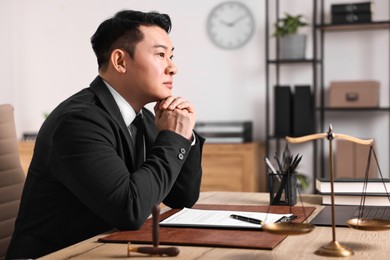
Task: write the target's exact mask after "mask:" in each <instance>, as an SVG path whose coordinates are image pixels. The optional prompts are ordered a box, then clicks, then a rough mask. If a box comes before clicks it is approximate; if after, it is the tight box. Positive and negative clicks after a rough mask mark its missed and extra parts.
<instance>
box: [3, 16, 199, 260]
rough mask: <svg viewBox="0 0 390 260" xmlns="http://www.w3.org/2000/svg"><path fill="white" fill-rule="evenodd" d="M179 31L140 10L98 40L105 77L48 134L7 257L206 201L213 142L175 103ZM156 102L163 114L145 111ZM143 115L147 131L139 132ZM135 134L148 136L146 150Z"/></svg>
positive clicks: (68, 104)
mask: <svg viewBox="0 0 390 260" xmlns="http://www.w3.org/2000/svg"><path fill="white" fill-rule="evenodd" d="M170 28H171V22H170V18H169V16H168V15H165V14H159V13H156V12H151V13H143V12H137V11H121V12H119V13H117V14H116V15H115V16H114V17H112V18H110V19H108V20H106V21H104V22H103V23H102V24H101V25H100V26H99V28H98V29H97V31H96V32H95V34H94V35H93V36H92V38H91V42H92V47H93V49H94V51H95V54H96V56H97V60H98V65H99V76H97V77H96V79H95V80H94V81H93V82H92V83H91V85H90V87H89V88H86V89H83V90H81V91H80V92H78V93H76V94H75V95H73V96H72V97H70V98H68V99H67V100H65V101H64V102H62V103H61V104H60V105H59V106H58V107H57V108H56V109H54V111H52V113H51V114H50V115H49V117H48V118H47V120H46V121H45V122H44V124H43V125H42V128H41V129H40V131H39V134H38V137H37V139H36V144H35V151H34V156H33V159H32V162H31V165H30V168H29V171H28V174H27V179H26V183H25V187H24V190H23V197H22V200H21V204H20V210H19V214H18V217H17V220H16V224H15V231H14V234H13V237H12V240H11V243H10V246H9V249H8V253H7V258H36V257H40V256H42V255H45V254H48V253H50V252H53V251H55V250H59V249H61V248H64V247H66V246H69V245H71V244H74V243H77V242H79V241H82V240H84V239H87V238H89V237H92V236H94V235H97V234H100V233H102V232H105V231H108V230H110V229H113V228H117V229H138V228H140V226H141V225H142V224H143V223H144V222H145V220H146V219H147V218H148V216H149V215H150V214H151V209H152V207H153V205H156V204H159V203H161V202H163V203H165V204H166V205H167V206H170V207H173V208H182V207H191V206H193V205H194V203H195V202H196V201H197V199H198V197H199V189H200V182H201V175H202V170H201V154H202V145H203V142H204V139H203V138H202V137H200V136H198V135H197V134H196V133H195V132H193V127H194V125H195V109H194V107H193V105H192V104H191V103H190V102H188V101H186V100H185V99H184V98H182V97H174V96H172V87H173V76H174V75H175V74H176V66H175V64H174V63H173V61H172V57H173V45H172V43H171V41H170V38H169V36H168V33H169V31H170ZM151 102H156V105H155V107H154V112H155V113H154V114H155V115H153V113H152V112H151V111H149V110H147V109H146V108H144V106H145V105H146V104H148V103H151ZM137 115H139V116H141V117H142V121H143V124H142V123H141V126H132V125H131V123H132V121H133V119H134V118H135V117H136V116H137ZM134 128H136V132H138V133H142V132H144V134H143V135H140V136H141V139H139V140H141V141H138V139H137V138H135V136H137V133H136V132H135V131H133V130H134ZM143 128H144V131H143V130H142V129H143ZM136 147H140V149H141V152H139V153H136V152H135V150H136ZM139 159H140V160H141V165H137V164H136V161H138V160H139Z"/></svg>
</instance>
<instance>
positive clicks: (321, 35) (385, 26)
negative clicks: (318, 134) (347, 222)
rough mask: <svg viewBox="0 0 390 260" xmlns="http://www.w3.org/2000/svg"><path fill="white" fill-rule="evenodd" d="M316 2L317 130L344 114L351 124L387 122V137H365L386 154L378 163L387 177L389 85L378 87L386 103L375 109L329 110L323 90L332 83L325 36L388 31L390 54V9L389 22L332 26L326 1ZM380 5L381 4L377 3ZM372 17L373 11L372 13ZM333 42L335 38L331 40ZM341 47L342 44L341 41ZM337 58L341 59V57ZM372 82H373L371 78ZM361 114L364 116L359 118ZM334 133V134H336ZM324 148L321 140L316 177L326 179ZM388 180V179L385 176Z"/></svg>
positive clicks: (389, 148)
mask: <svg viewBox="0 0 390 260" xmlns="http://www.w3.org/2000/svg"><path fill="white" fill-rule="evenodd" d="M315 1H319V9H318V10H316V12H318V13H319V18H320V19H319V22H317V23H316V31H317V32H316V37H317V38H318V39H319V40H318V43H319V48H318V51H319V54H318V57H320V67H321V70H320V78H321V79H322V82H321V84H320V89H319V93H320V96H319V102H318V105H317V106H316V111H317V113H318V114H319V120H318V122H319V129H320V131H321V130H322V131H326V130H327V128H328V125H327V124H326V122H327V121H329V120H330V119H332V118H335V117H340V116H342V115H344V117H345V116H346V115H348V122H349V123H353V122H354V121H357V120H359V117H360V119H364V118H365V119H366V120H367V119H369V118H370V117H373V116H376V117H378V118H379V119H377V120H379V122H383V121H386V120H387V124H386V125H387V126H386V128H387V129H385V132H386V133H387V136H386V137H384V136H371V134H373V133H372V131H371V132H370V131H368V132H367V134H369V136H366V137H367V138H374V140H375V143H374V146H376V147H375V148H380V149H379V150H380V152H382V153H383V152H384V153H385V154H383V155H382V160H380V161H379V163H380V164H382V166H383V164H387V165H385V167H382V166H381V167H382V173H385V175H387V172H388V171H389V155H390V86H389V85H388V83H387V84H381V86H380V89H381V90H386V91H387V92H388V95H387V100H386V101H385V102H384V101H383V100H382V102H381V103H380V106H379V107H378V108H364V107H356V108H337V107H328V106H327V104H326V102H325V95H326V92H327V88H326V80H328V79H329V80H330V81H331V80H332V78H330V77H329V76H328V75H326V69H325V65H326V63H325V61H326V60H325V59H324V57H325V54H326V51H327V50H326V46H325V45H326V42H325V37H327V36H328V35H330V34H333V33H353V34H361V33H363V32H374V31H380V32H382V31H387V35H388V37H387V39H388V43H387V46H388V50H387V51H388V52H389V53H390V7H389V10H388V18H387V19H388V20H382V21H373V22H370V23H356V24H342V25H341V24H331V23H329V22H328V21H325V11H324V10H325V5H326V4H329V5H330V1H326V0H315ZM379 4H380V3H379ZM375 7H376V8H381V7H380V6H378V3H376V5H375ZM374 15H375V11H374ZM333 40H334V39H333ZM362 40H363V41H365V42H366V43H368V42H370V40H371V39H370V38H365V39H362ZM340 44H343V43H342V42H340ZM365 51H366V52H369V51H370V49H369V48H367V49H365ZM357 55H362V54H361V53H357ZM338 58H340V59H342V57H339V56H338ZM383 58H384V59H387V60H388V62H389V63H388V75H389V76H388V77H389V78H388V82H389V81H390V54H388V55H387V56H384V57H383ZM346 80H353V79H346ZM374 80H376V79H375V78H374ZM362 114H364V115H362ZM361 123H362V124H361V126H362V127H364V124H365V123H366V122H365V121H363V122H361ZM355 124H359V123H358V122H355ZM336 132H337V131H336ZM383 139H387V142H381V140H383ZM325 150H326V146H324V141H322V142H321V143H320V145H319V161H320V168H319V173H320V174H319V175H317V177H327V174H326V173H327V172H328V169H327V168H326V167H327V165H328V163H327V162H326V159H325V154H324V152H325ZM387 177H388V176H387Z"/></svg>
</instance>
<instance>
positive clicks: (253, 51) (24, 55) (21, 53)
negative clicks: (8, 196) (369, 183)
mask: <svg viewBox="0 0 390 260" xmlns="http://www.w3.org/2000/svg"><path fill="white" fill-rule="evenodd" d="M237 1H241V2H244V3H245V4H247V5H248V6H249V7H250V9H251V10H252V12H253V13H254V16H255V20H256V31H255V34H254V36H253V38H252V39H251V40H250V42H249V43H248V44H247V45H246V46H244V47H243V48H241V49H237V50H230V51H229V50H222V49H218V48H217V47H215V46H214V45H213V44H212V43H211V42H210V40H209V39H208V38H207V34H206V19H207V15H208V14H209V12H210V11H211V9H212V8H213V7H214V6H215V5H217V4H218V3H220V2H223V0H207V1H195V0H164V1H162V0H147V1H140V0H111V1H106V0H34V1H32V0H0V79H1V83H0V103H12V104H13V105H14V106H15V115H16V123H17V129H18V132H19V135H21V133H22V132H25V131H37V130H38V129H39V127H40V125H41V124H42V122H43V113H45V112H50V111H51V110H52V109H53V108H54V107H55V106H56V105H57V104H58V103H59V102H61V101H62V100H64V99H65V98H67V97H68V96H70V95H71V94H73V93H75V92H77V91H78V90H80V89H82V88H84V87H87V86H88V85H89V83H90V82H91V81H92V80H93V79H94V77H95V76H96V75H97V65H96V61H95V56H94V54H93V51H92V49H91V47H90V42H89V40H90V37H91V35H92V34H93V33H94V32H95V30H96V28H97V26H98V25H99V24H100V23H101V22H102V21H103V20H104V19H106V18H108V17H110V16H112V15H113V14H114V13H115V12H117V11H119V10H121V9H138V10H142V11H150V10H157V11H160V12H165V13H168V14H169V15H170V16H171V18H172V22H173V30H172V32H171V38H172V41H173V43H174V45H175V62H176V64H177V66H178V68H179V73H178V75H177V76H176V79H175V84H174V94H175V95H181V96H184V97H186V98H187V99H189V100H190V101H192V102H193V103H194V104H195V106H196V108H197V112H198V113H197V114H198V120H201V121H205V120H252V121H253V122H254V132H255V139H256V140H264V139H265V126H264V122H265V46H264V43H265V37H264V34H265V1H264V0H237ZM358 1H362V0H354V1H353V0H327V1H325V2H326V3H327V4H326V6H330V4H331V3H345V2H358ZM270 2H272V1H270ZM375 2H376V7H377V8H376V9H375V19H376V20H387V19H389V11H390V7H389V1H388V0H376V1H375ZM281 3H282V4H281V6H282V9H281V13H284V12H285V11H287V12H289V13H292V14H296V13H303V14H305V16H306V17H307V18H308V20H309V21H310V19H311V10H312V9H311V3H312V1H309V0H281ZM327 19H329V17H327ZM306 30H310V29H309V28H308V29H306ZM379 34H383V36H382V37H379V38H378V37H377V35H378V33H375V36H374V34H373V33H364V34H362V35H359V36H356V35H354V34H352V33H346V34H343V33H334V34H332V35H330V36H329V37H327V38H326V41H327V47H326V48H327V49H326V56H325V59H326V71H327V74H326V75H325V77H326V78H325V84H326V85H327V84H329V81H330V80H333V79H344V78H345V79H348V78H351V79H352V78H355V77H356V78H357V79H359V78H375V79H378V80H380V81H381V84H382V85H383V89H386V88H387V87H388V86H389V64H388V60H389V48H388V45H389V38H390V37H389V33H388V31H381V32H379ZM367 37H370V38H371V37H372V39H373V40H372V41H369V44H368V45H367V44H366V45H364V44H363V45H362V43H361V42H364V41H363V39H367ZM310 40H311V38H309V44H308V50H307V56H308V58H310V57H312V48H313V46H311V45H310ZM339 47H342V48H339ZM356 53H364V55H365V56H364V60H363V61H364V62H361V60H359V62H358V61H355V57H356V56H357V55H356ZM344 55H345V56H344ZM340 56H343V58H342V59H340V58H339V57H340ZM346 61H352V64H354V68H353V70H350V69H349V68H350V67H349V65H348V63H346ZM352 71H353V73H352ZM310 73H311V72H310V71H307V70H305V69H303V70H301V67H300V66H298V67H297V68H294V69H293V70H291V71H290V72H289V73H287V74H285V77H284V78H282V82H281V83H286V84H311V78H310V77H311V76H310V75H311V74H310ZM382 94H383V95H381V96H382V98H381V105H387V103H385V102H386V100H385V99H386V97H387V96H388V92H386V91H385V92H383V93H382ZM385 95H386V96H385ZM341 120H345V118H341ZM370 124H371V122H370ZM372 124H373V123H372ZM372 124H371V126H365V127H368V128H369V129H375V131H376V132H378V131H379V134H378V135H379V136H380V137H381V136H383V137H386V138H388V132H387V130H386V129H387V128H386V127H383V128H376V127H373V126H372ZM385 126H386V124H385ZM334 127H336V129H339V128H337V126H335V125H334ZM353 129H354V130H353V132H352V133H350V132H345V133H350V134H354V133H355V132H356V131H357V130H359V129H362V128H359V126H358V125H355V126H354V127H353ZM341 131H344V129H342V130H341ZM345 131H350V130H349V129H345ZM357 134H359V135H362V133H360V132H357ZM387 143H388V141H386V142H385V146H387V145H386V144H387ZM386 154H387V155H388V154H389V153H388V151H387V153H386ZM307 158H310V156H307ZM384 160H385V161H387V158H384Z"/></svg>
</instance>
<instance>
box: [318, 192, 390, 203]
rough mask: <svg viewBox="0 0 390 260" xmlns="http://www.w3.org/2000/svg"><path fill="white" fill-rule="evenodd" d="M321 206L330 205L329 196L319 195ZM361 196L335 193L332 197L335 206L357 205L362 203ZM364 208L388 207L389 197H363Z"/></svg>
mask: <svg viewBox="0 0 390 260" xmlns="http://www.w3.org/2000/svg"><path fill="white" fill-rule="evenodd" d="M321 195H322V204H324V205H331V204H332V199H331V195H330V194H321ZM362 198H363V196H362V195H361V194H356V193H353V194H351V193H337V194H335V195H334V204H335V205H357V206H359V205H360V204H361V203H362ZM364 205H365V206H390V197H389V196H388V195H386V194H369V195H367V194H366V196H365V197H364Z"/></svg>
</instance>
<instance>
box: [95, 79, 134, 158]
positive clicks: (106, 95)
mask: <svg viewBox="0 0 390 260" xmlns="http://www.w3.org/2000/svg"><path fill="white" fill-rule="evenodd" d="M90 87H91V90H92V91H93V92H94V93H95V94H96V96H97V97H98V98H99V100H100V101H101V102H102V104H103V106H104V108H105V109H106V110H107V112H108V113H109V114H110V115H111V117H112V118H113V119H114V120H115V121H116V123H117V124H118V126H119V127H120V129H121V130H122V132H123V134H124V136H125V138H126V142H127V146H128V147H130V151H131V154H134V153H135V151H134V147H133V145H131V137H130V133H129V130H128V128H127V126H126V124H125V121H124V120H123V117H122V114H121V112H120V110H119V108H118V105H117V104H116V103H115V100H114V98H113V97H112V95H111V93H110V91H109V90H108V89H107V86H106V85H105V84H104V82H103V80H102V78H101V77H100V76H97V77H96V78H95V80H94V81H93V82H92V83H91V85H90ZM132 165H134V160H132Z"/></svg>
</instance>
